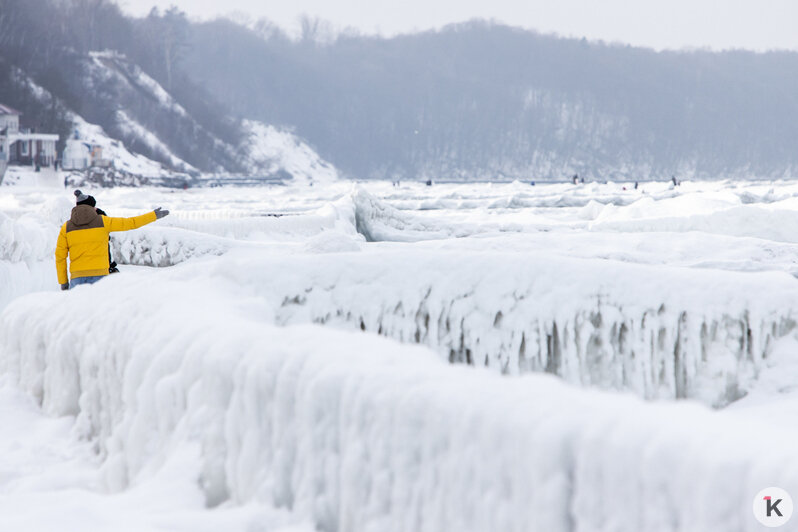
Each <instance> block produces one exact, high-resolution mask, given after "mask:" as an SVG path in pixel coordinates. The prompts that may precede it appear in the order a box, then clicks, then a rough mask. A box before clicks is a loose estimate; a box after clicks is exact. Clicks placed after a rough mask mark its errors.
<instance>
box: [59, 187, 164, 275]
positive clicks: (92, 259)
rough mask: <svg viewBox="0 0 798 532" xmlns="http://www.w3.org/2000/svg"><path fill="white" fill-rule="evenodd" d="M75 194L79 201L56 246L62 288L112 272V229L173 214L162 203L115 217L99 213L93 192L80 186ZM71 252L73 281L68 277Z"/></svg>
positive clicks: (134, 225)
mask: <svg viewBox="0 0 798 532" xmlns="http://www.w3.org/2000/svg"><path fill="white" fill-rule="evenodd" d="M75 197H76V198H77V205H76V206H75V208H74V209H72V216H71V217H70V218H69V221H67V222H66V223H64V225H62V226H61V232H60V233H59V234H58V242H57V243H56V246H55V267H56V270H57V271H58V284H60V285H61V290H69V289H70V288H74V287H75V286H78V285H81V284H92V283H96V282H97V281H99V280H100V279H102V278H103V277H105V276H106V275H108V274H109V268H110V263H109V262H108V234H109V233H111V232H113V231H130V230H131V229H138V228H139V227H141V226H143V225H147V224H148V223H151V222H154V221H155V220H158V219H160V218H163V217H164V216H166V215H167V214H169V211H167V210H164V209H161V208H160V207H158V208H157V209H155V210H154V211H152V212H148V213H147V214H142V215H141V216H134V217H132V218H111V217H110V216H103V215H101V214H98V213H97V211H96V210H95V206H96V205H97V201H96V200H95V199H94V198H93V197H92V196H88V195H86V194H83V193H82V192H81V191H80V190H76V191H75ZM67 256H68V257H69V273H70V274H71V278H72V281H71V282H70V281H69V279H68V278H67Z"/></svg>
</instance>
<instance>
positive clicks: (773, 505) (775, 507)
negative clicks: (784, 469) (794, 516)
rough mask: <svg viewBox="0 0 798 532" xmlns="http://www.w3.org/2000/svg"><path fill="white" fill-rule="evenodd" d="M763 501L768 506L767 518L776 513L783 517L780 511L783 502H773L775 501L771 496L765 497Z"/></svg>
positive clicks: (779, 500) (777, 500)
mask: <svg viewBox="0 0 798 532" xmlns="http://www.w3.org/2000/svg"><path fill="white" fill-rule="evenodd" d="M763 499H764V500H765V503H766V504H767V516H768V517H770V515H771V514H772V513H773V512H776V515H778V516H779V517H783V516H782V515H781V512H780V511H779V503H780V502H781V499H776V502H773V499H772V497H771V496H770V495H766V496H765V497H763Z"/></svg>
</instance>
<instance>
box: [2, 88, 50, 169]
mask: <svg viewBox="0 0 798 532" xmlns="http://www.w3.org/2000/svg"><path fill="white" fill-rule="evenodd" d="M20 114H21V113H20V112H19V111H16V110H14V109H12V108H10V107H8V106H6V105H3V104H1V103H0V161H2V162H4V163H7V164H17V165H29V166H51V165H53V163H55V161H56V152H55V144H56V143H57V142H58V135H52V134H48V133H36V132H34V131H32V130H26V129H20V128H19V116H20Z"/></svg>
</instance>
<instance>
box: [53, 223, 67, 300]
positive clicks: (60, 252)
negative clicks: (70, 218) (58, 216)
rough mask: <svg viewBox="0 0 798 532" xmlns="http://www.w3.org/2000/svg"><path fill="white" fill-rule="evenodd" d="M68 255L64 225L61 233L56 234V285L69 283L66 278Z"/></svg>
mask: <svg viewBox="0 0 798 532" xmlns="http://www.w3.org/2000/svg"><path fill="white" fill-rule="evenodd" d="M68 254H69V247H68V246H67V239H66V224H64V225H62V226H61V231H60V232H59V233H58V242H56V244H55V269H56V271H57V272H58V284H60V285H62V286H63V285H65V284H66V283H68V282H69V277H67V255H68Z"/></svg>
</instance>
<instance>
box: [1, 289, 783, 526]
mask: <svg viewBox="0 0 798 532" xmlns="http://www.w3.org/2000/svg"><path fill="white" fill-rule="evenodd" d="M169 277H172V278H171V279H168V278H169ZM175 277H177V275H174V276H166V277H162V278H156V277H154V276H148V278H146V279H134V278H131V277H128V278H124V276H118V278H116V279H114V278H111V279H108V280H107V281H103V283H99V284H98V285H95V286H92V287H81V288H78V289H76V290H74V291H70V292H68V293H49V294H34V295H29V296H25V297H23V298H20V299H19V300H17V301H16V302H15V304H14V305H13V307H9V308H8V309H7V310H6V311H5V312H4V313H3V314H2V315H1V316H0V371H2V372H3V373H6V374H8V375H9V376H12V377H13V378H14V379H15V380H16V381H17V382H18V383H19V385H20V386H21V387H22V388H24V389H25V390H27V391H29V392H30V393H32V394H33V395H34V396H35V397H36V398H37V399H38V401H39V402H40V404H41V406H42V408H43V409H44V410H45V411H46V412H48V413H50V414H53V415H65V414H68V415H75V416H77V417H76V421H75V430H76V431H77V432H78V433H79V434H80V435H81V436H82V437H84V438H87V439H89V440H90V441H92V442H93V443H94V444H95V446H96V448H97V450H98V451H99V455H100V458H101V460H102V463H103V470H104V476H105V481H106V483H107V486H108V488H109V489H113V490H117V489H123V488H125V487H126V486H129V485H131V484H135V483H137V482H138V481H140V480H144V479H147V478H150V477H152V476H154V475H157V474H158V472H159V470H160V469H161V468H162V467H166V464H168V463H169V461H170V458H172V457H174V456H176V455H178V454H183V455H184V459H186V460H187V459H194V460H198V461H199V462H200V463H199V470H201V474H199V475H198V476H197V478H196V482H197V483H198V484H199V485H200V486H201V487H202V490H203V492H204V494H205V497H206V501H207V503H208V504H209V505H216V504H220V503H222V502H225V501H232V502H234V503H239V504H243V503H246V502H249V501H262V502H267V503H269V504H272V505H274V506H276V507H281V508H289V509H291V511H292V512H294V513H296V514H298V515H304V516H308V517H309V518H310V519H311V520H312V521H313V523H314V524H315V525H316V527H317V528H318V529H321V530H347V531H353V532H357V531H367V530H381V531H388V532H390V531H394V530H396V531H399V530H407V529H414V530H463V531H485V530H525V531H526V530H529V531H536V530H539V531H545V532H558V531H563V532H565V531H570V530H598V531H610V530H612V531H620V532H623V531H630V532H631V531H634V532H637V531H639V530H665V529H673V528H674V523H681V525H678V527H679V528H683V529H691V530H702V531H707V532H713V531H718V532H721V531H722V532H726V531H727V530H731V529H738V528H741V527H742V528H743V529H752V528H750V527H751V526H753V525H750V526H747V525H744V523H752V522H753V521H752V519H751V516H750V511H751V510H750V503H751V494H753V493H756V492H757V491H758V490H760V489H762V486H768V485H771V484H775V485H778V486H780V487H782V488H784V489H787V490H788V491H791V492H793V493H795V492H798V470H797V468H796V466H795V465H794V461H793V460H792V457H793V456H794V448H793V443H792V442H794V441H796V436H798V435H796V434H795V431H794V430H793V429H792V428H789V427H787V428H783V429H780V428H777V427H774V426H769V425H765V424H762V423H759V422H758V421H757V420H750V419H746V420H745V421H746V425H747V428H748V430H746V431H744V432H741V431H740V430H739V427H740V421H741V418H740V417H737V416H735V415H733V414H732V413H726V412H725V413H717V412H712V411H710V410H708V409H706V408H703V407H699V406H697V405H693V404H646V403H643V402H642V401H640V400H638V399H636V398H633V397H629V396H620V395H614V394H602V393H598V392H593V391H585V390H578V389H574V388H572V387H569V386H567V385H565V384H563V383H561V382H559V381H557V380H555V379H553V378H551V377H547V376H526V377H523V378H517V379H506V378H501V377H499V376H498V375H495V374H493V373H490V372H486V371H480V370H473V369H467V368H462V367H452V366H448V365H446V364H445V363H443V362H442V361H440V360H438V359H437V357H435V356H434V354H433V353H431V352H429V351H427V350H425V349H422V348H419V347H408V346H402V345H399V344H396V343H393V342H390V341H388V340H385V339H380V338H377V337H376V336H372V335H367V334H355V333H345V332H341V331H334V330H328V329H323V328H321V327H317V326H302V327H289V328H275V327H272V326H270V325H268V324H267V323H265V322H264V320H263V319H262V317H263V316H267V315H268V313H269V311H270V309H269V308H267V307H262V306H261V305H259V304H257V303H256V302H253V301H252V300H249V299H246V298H243V299H242V298H240V297H239V296H238V295H236V294H230V293H229V285H228V283H227V282H226V281H224V280H219V281H217V282H216V283H211V284H208V283H206V282H202V281H201V280H199V279H195V281H196V282H192V281H191V280H190V279H189V280H183V281H177V280H175V279H174V278H175ZM75 316H81V325H80V327H75V326H73V325H72V323H73V322H74V317H75ZM732 442H733V444H732ZM187 448H189V449H198V452H196V456H193V454H189V455H188V457H187V456H186V455H185V450H186V449H187ZM762 449H767V452H762ZM189 457H190V458H189ZM707 494H712V495H713V499H712V500H713V501H714V502H715V503H714V504H706V503H705V502H706V500H707ZM752 530H753V529H752Z"/></svg>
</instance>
